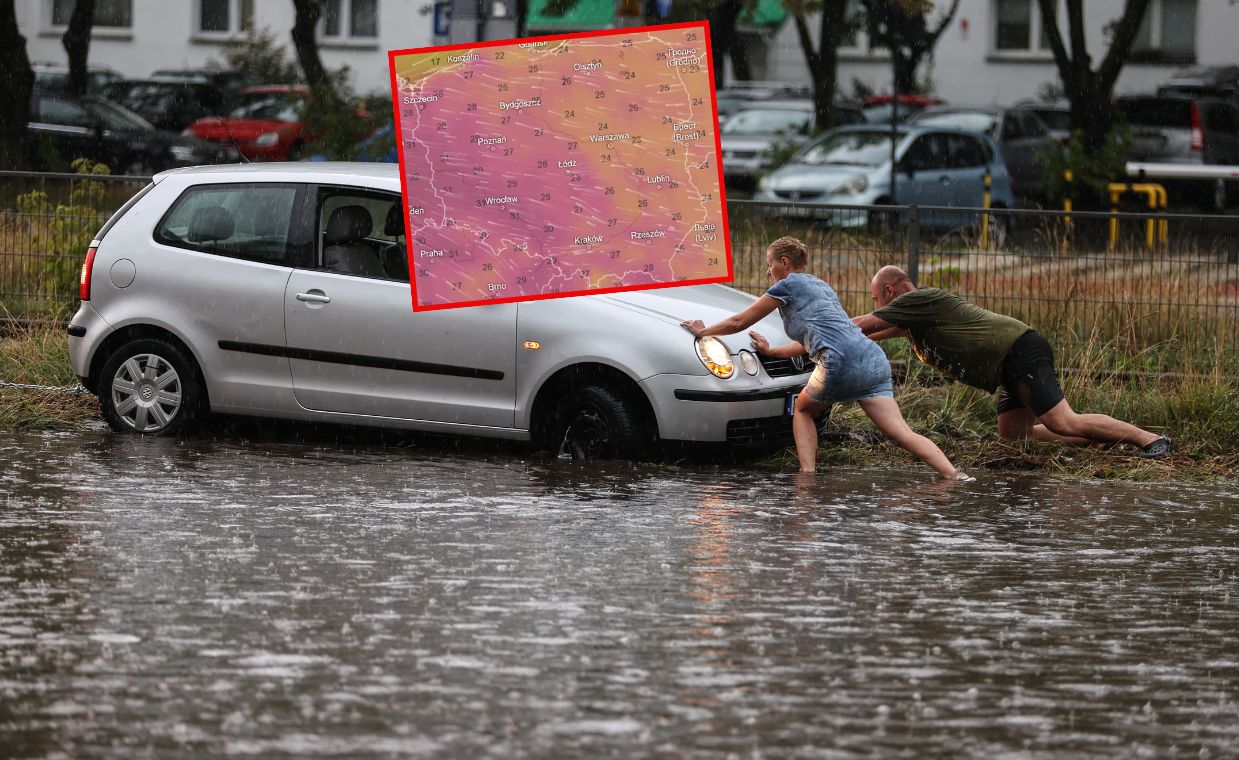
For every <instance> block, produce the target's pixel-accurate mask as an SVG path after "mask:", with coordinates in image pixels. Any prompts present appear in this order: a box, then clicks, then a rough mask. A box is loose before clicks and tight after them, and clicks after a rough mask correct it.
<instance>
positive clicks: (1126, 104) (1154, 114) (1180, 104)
mask: <svg viewBox="0 0 1239 760" xmlns="http://www.w3.org/2000/svg"><path fill="white" fill-rule="evenodd" d="M1119 111H1121V112H1122V113H1123V116H1125V117H1126V118H1127V122H1128V123H1129V124H1132V125H1133V126H1140V127H1170V128H1175V129H1189V128H1190V127H1191V126H1192V101H1190V100H1160V99H1157V98H1138V99H1134V100H1120V101H1119Z"/></svg>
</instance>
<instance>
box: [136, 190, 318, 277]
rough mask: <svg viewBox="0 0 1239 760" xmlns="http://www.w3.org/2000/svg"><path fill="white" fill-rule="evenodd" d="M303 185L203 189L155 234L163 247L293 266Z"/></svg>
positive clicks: (185, 197)
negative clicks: (295, 216)
mask: <svg viewBox="0 0 1239 760" xmlns="http://www.w3.org/2000/svg"><path fill="white" fill-rule="evenodd" d="M300 190H301V189H300V186H298V185H278V184H265V183H262V184H260V183H255V184H244V185H240V184H238V185H223V184H220V185H199V186H197V187H191V188H189V189H188V190H186V191H185V192H184V193H183V194H182V195H181V197H180V198H179V199H177V202H176V203H175V204H174V205H173V206H172V208H171V210H169V211H168V213H167V214H165V215H164V218H163V220H162V221H161V222H160V223H159V226H158V227H156V228H155V239H156V240H157V241H158V242H160V243H163V244H164V245H170V246H174V247H176V248H185V249H188V250H192V251H201V252H203V253H211V254H215V255H219V256H227V257H229V258H237V259H247V260H250V261H261V262H265V263H268V264H280V265H284V266H293V265H294V261H293V259H294V248H295V246H293V245H291V244H290V240H289V237H290V231H291V228H292V223H293V211H294V209H296V208H297V201H298V192H300Z"/></svg>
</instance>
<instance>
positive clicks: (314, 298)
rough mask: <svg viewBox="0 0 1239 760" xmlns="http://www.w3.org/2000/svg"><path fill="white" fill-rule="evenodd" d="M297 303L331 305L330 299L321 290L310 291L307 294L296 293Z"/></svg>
mask: <svg viewBox="0 0 1239 760" xmlns="http://www.w3.org/2000/svg"><path fill="white" fill-rule="evenodd" d="M297 300H298V301H309V302H310V303H331V298H330V297H329V296H328V295H327V294H326V293H324V292H323V291H321V290H311V291H310V292H309V293H298V294H297Z"/></svg>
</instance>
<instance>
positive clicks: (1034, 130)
mask: <svg viewBox="0 0 1239 760" xmlns="http://www.w3.org/2000/svg"><path fill="white" fill-rule="evenodd" d="M1019 115H1020V121H1021V123H1022V125H1023V130H1024V136H1025V137H1045V136H1047V135H1048V134H1049V131H1048V130H1046V128H1045V125H1044V124H1043V123H1042V121H1041V118H1040V117H1039V116H1037V115H1036V114H1035V113H1033V112H1032V111H1020V112H1019Z"/></svg>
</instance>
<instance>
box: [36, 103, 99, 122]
mask: <svg viewBox="0 0 1239 760" xmlns="http://www.w3.org/2000/svg"><path fill="white" fill-rule="evenodd" d="M38 121H40V122H42V123H44V124H59V125H61V126H65V127H86V128H87V129H89V128H91V127H93V126H94V124H95V120H94V119H93V118H92V117H91V115H90V111H87V110H86V109H85V108H82V107H81V106H79V105H76V104H74V103H70V102H68V101H66V100H60V99H59V98H39V116H38Z"/></svg>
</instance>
